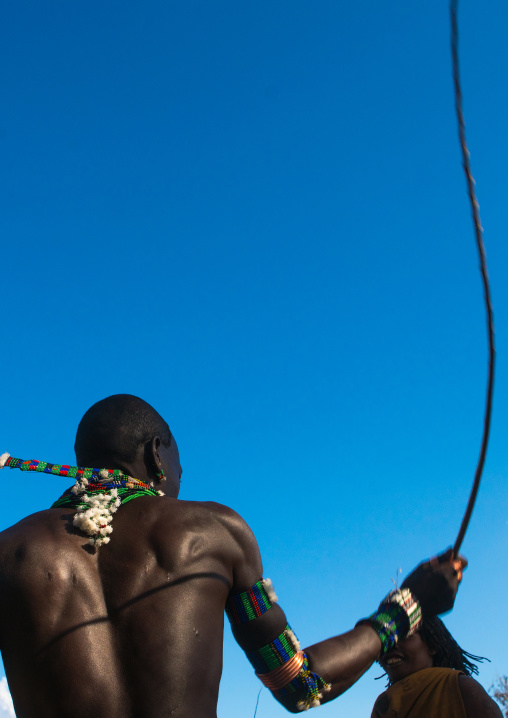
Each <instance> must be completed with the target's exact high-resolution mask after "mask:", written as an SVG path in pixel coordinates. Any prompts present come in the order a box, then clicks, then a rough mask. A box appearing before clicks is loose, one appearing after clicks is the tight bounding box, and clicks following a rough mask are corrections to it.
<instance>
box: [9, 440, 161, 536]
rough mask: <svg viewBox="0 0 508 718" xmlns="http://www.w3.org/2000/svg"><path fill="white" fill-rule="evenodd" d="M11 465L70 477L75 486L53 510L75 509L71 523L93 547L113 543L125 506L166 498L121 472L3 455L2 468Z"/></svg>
mask: <svg viewBox="0 0 508 718" xmlns="http://www.w3.org/2000/svg"><path fill="white" fill-rule="evenodd" d="M4 466H8V467H9V468H10V469H20V470H21V471H40V472H42V473H44V474H53V475H54V476H69V477H71V478H73V479H76V483H75V484H74V486H72V487H71V488H69V489H67V491H65V492H64V493H63V494H62V496H61V497H60V498H59V499H57V500H56V501H55V503H54V504H52V506H51V508H60V507H70V508H74V509H76V513H75V514H74V517H73V520H72V523H73V524H74V526H76V528H78V529H79V530H80V531H83V533H85V534H87V536H90V538H89V540H88V543H89V544H90V545H91V546H93V547H94V548H96V549H97V548H99V547H100V546H102V544H107V543H109V541H110V537H109V534H111V533H112V531H113V527H112V526H111V523H112V521H113V514H114V513H116V512H117V510H118V509H119V507H120V506H121V505H122V504H126V503H128V502H129V501H132V500H133V499H137V498H139V497H141V496H164V492H162V491H158V490H157V489H156V488H155V486H154V484H147V483H145V482H143V481H140V480H139V479H134V478H133V477H132V476H128V475H127V474H124V473H123V471H121V470H120V469H95V468H88V467H84V466H68V465H67V464H49V463H48V462H46V461H37V460H35V459H32V460H30V459H29V460H27V461H24V460H23V459H15V458H14V457H13V456H10V455H9V454H2V455H1V456H0V469H3V468H4Z"/></svg>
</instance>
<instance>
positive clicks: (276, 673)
mask: <svg viewBox="0 0 508 718" xmlns="http://www.w3.org/2000/svg"><path fill="white" fill-rule="evenodd" d="M232 533H233V534H234V537H235V539H236V545H237V549H238V554H237V559H236V560H235V562H234V566H233V587H232V590H231V592H230V595H229V598H228V602H227V605H226V612H227V615H228V618H229V620H230V622H231V626H232V630H233V635H234V637H235V639H236V640H237V642H238V643H239V645H240V646H241V648H242V649H243V650H244V651H245V653H246V656H247V658H248V659H249V661H250V662H251V664H252V666H253V668H254V670H255V672H256V675H257V676H258V678H259V679H260V680H261V681H262V683H263V684H264V685H265V686H267V687H268V688H269V689H270V690H271V691H272V693H273V695H274V697H275V698H276V699H277V700H278V701H279V702H280V703H281V704H282V705H283V706H284V707H285V708H287V710H288V711H290V712H291V713H298V712H299V711H301V710H306V709H307V708H310V707H313V706H318V705H320V704H321V703H325V702H328V701H329V700H333V699H334V698H336V697H337V696H338V695H340V694H341V693H343V692H344V691H346V690H347V689H348V688H349V687H350V686H352V685H353V683H355V682H356V681H357V680H358V679H359V678H360V676H362V675H363V674H364V673H365V671H367V670H368V669H369V668H370V666H371V665H372V663H373V662H374V661H375V660H376V659H377V658H378V657H379V656H380V655H382V654H383V653H384V652H386V651H387V650H389V649H390V648H391V647H392V646H393V645H394V644H395V643H396V642H397V640H398V639H399V638H403V637H406V636H407V635H410V634H411V633H414V632H415V631H416V630H418V627H419V625H420V621H421V614H422V609H423V611H424V612H425V614H430V613H433V612H439V613H443V612H445V611H449V610H450V609H451V608H452V607H453V603H454V600H455V595H456V593H457V588H458V585H459V572H458V570H457V563H456V562H455V564H454V563H453V562H452V560H451V554H450V553H449V552H447V553H445V554H442V555H441V556H440V557H439V558H438V559H434V560H433V561H431V562H424V563H422V564H420V566H418V568H417V569H415V571H413V572H412V573H411V574H410V575H409V576H408V577H407V579H406V580H405V582H404V583H403V586H402V588H401V589H397V590H395V591H392V592H391V593H390V594H389V595H388V596H387V597H386V598H385V599H384V601H383V602H382V603H381V605H380V606H379V608H378V610H377V611H376V612H375V613H373V614H372V615H371V616H369V617H368V618H366V619H363V620H362V621H360V622H359V623H358V624H357V625H356V627H355V628H353V629H352V630H351V631H348V632H347V633H344V634H342V635H339V636H335V637H334V638H328V639H327V640H324V641H321V642H320V643H316V644H314V645H313V646H309V647H308V648H302V647H301V646H300V644H299V642H298V639H297V638H296V635H295V633H294V631H293V629H292V628H291V626H290V625H289V623H288V620H287V618H286V615H285V613H284V611H283V610H282V608H281V607H280V606H279V605H278V604H277V603H276V601H277V597H276V595H275V592H274V589H273V586H272V583H271V581H270V580H264V579H262V563H261V557H260V554H259V549H258V546H257V543H256V540H255V538H254V535H253V534H252V532H251V531H250V529H249V527H248V526H247V525H246V524H245V523H244V522H243V521H242V520H241V519H240V518H239V517H238V518H237V520H235V521H234V526H233V531H232ZM463 565H465V562H464V563H463ZM419 595H421V596H422V601H423V604H422V603H421V602H419V601H418V598H417V597H418V596H419Z"/></svg>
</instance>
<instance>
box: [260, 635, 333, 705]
mask: <svg viewBox="0 0 508 718" xmlns="http://www.w3.org/2000/svg"><path fill="white" fill-rule="evenodd" d="M246 656H247V658H248V659H249V661H250V662H251V664H252V666H253V667H254V670H255V671H256V676H257V677H258V678H259V679H260V681H261V682H262V683H263V685H265V686H266V687H267V688H269V689H270V690H271V691H272V693H273V694H274V695H275V697H276V698H279V699H283V698H285V697H287V696H290V695H292V694H293V693H296V692H297V691H298V692H299V693H301V694H302V698H301V699H300V700H299V701H298V703H297V708H298V709H299V710H302V711H303V710H308V709H309V708H313V707H314V706H319V705H320V704H321V699H322V697H323V691H329V690H330V685H329V684H328V683H327V682H326V681H325V680H324V679H323V678H321V676H320V675H318V674H317V673H313V672H312V671H310V670H309V661H308V659H307V655H306V654H305V652H304V651H302V650H301V648H300V643H299V641H298V639H297V637H296V636H295V634H294V633H293V631H292V630H291V628H290V626H289V625H286V628H285V629H284V631H283V632H282V633H281V634H280V635H279V636H277V638H276V639H275V640H274V641H271V643H268V644H267V645H266V646H262V647H261V648H258V649H257V650H256V651H247V652H246Z"/></svg>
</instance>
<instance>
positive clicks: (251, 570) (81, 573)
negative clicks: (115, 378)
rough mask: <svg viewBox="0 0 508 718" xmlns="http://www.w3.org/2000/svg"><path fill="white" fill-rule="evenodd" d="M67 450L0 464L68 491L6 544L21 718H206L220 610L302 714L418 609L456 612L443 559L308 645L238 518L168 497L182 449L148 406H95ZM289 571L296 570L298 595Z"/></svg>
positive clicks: (3, 570)
mask: <svg viewBox="0 0 508 718" xmlns="http://www.w3.org/2000/svg"><path fill="white" fill-rule="evenodd" d="M75 451H76V459H77V464H78V466H67V465H61V464H50V463H48V462H44V461H36V460H23V459H19V458H15V457H12V456H10V455H9V454H7V453H5V454H2V455H1V456H0V467H5V469H18V470H21V471H26V472H33V473H32V481H34V482H35V477H40V478H43V474H45V475H46V476H47V478H49V479H50V478H51V477H50V476H49V475H60V476H67V477H69V479H71V480H72V482H74V483H73V485H72V486H71V487H70V488H69V489H68V490H67V491H65V492H64V494H63V495H62V496H61V497H60V498H57V500H56V501H55V502H54V503H53V505H52V506H51V507H50V508H47V509H46V510H44V511H40V512H38V513H36V514H33V515H32V516H28V517H27V518H25V519H23V520H22V521H20V522H19V523H17V524H16V525H15V526H12V527H10V528H8V529H6V530H5V531H3V532H1V533H0V649H1V651H2V656H3V660H4V666H5V672H6V675H7V680H8V683H9V687H10V690H11V694H12V697H13V701H14V707H15V709H16V714H17V716H18V718H69V716H72V718H89V717H90V716H94V717H95V718H162V717H163V716H164V717H166V716H173V718H215V717H216V714H217V697H218V691H219V682H220V678H221V672H222V643H223V632H224V612H226V614H227V617H228V618H229V620H230V622H231V626H232V630H233V634H234V636H235V638H236V640H237V642H238V643H239V645H240V647H241V648H242V649H243V650H244V651H245V653H246V656H247V658H248V660H249V661H250V663H251V664H252V666H253V668H254V670H255V673H256V675H257V676H258V678H259V679H260V680H261V681H262V683H263V684H264V685H265V686H267V687H268V688H269V689H270V690H271V692H272V694H273V695H274V697H275V698H276V700H278V701H279V702H280V703H281V704H282V705H283V706H284V707H285V708H286V709H287V710H288V711H290V712H292V713H297V712H298V711H300V710H305V709H307V708H310V707H313V706H318V705H320V703H324V702H326V701H330V700H332V699H334V698H336V697H337V696H339V695H340V694H341V693H343V692H344V691H345V690H347V689H348V688H349V687H350V686H351V685H352V684H353V683H355V682H356V681H357V680H358V679H359V678H360V676H361V675H363V673H365V671H366V670H367V669H368V668H369V667H370V666H371V665H372V663H373V662H374V661H375V660H376V658H378V657H379V655H380V654H384V653H386V652H387V651H389V649H390V648H391V647H392V646H394V645H395V644H396V643H397V641H398V640H399V639H402V638H404V637H405V636H408V635H411V634H412V633H414V632H415V631H417V630H418V628H419V626H420V623H421V615H422V611H424V612H427V613H435V614H437V613H441V612H445V611H449V610H451V608H452V607H453V604H454V601H455V596H456V593H457V589H458V586H459V582H460V579H461V573H462V568H463V567H464V566H465V561H462V560H454V559H453V557H452V556H451V555H450V553H445V554H443V555H441V556H440V557H439V558H438V559H435V560H434V561H431V562H428V561H427V562H424V563H422V564H421V565H420V566H419V567H417V568H416V569H415V571H413V573H412V574H410V575H409V576H408V577H407V578H406V580H405V582H404V583H403V586H402V588H401V589H397V590H395V591H392V592H391V593H390V594H389V595H388V596H387V597H386V598H385V599H384V600H383V601H382V603H381V605H380V606H379V608H378V609H377V611H375V612H374V613H373V614H372V615H371V616H369V617H368V618H366V619H363V620H361V621H359V623H358V624H357V626H356V627H354V628H352V630H350V631H348V632H347V633H345V634H343V635H339V636H335V637H333V638H328V639H326V640H323V641H321V642H320V643H317V644H315V645H313V646H310V647H308V648H302V647H301V646H300V644H299V642H298V639H297V637H296V635H295V632H294V631H293V630H292V628H291V627H290V625H289V623H288V620H287V618H286V615H285V613H284V611H283V610H282V608H280V606H279V605H278V603H277V596H276V595H275V591H274V589H273V586H272V583H271V581H270V580H269V579H264V578H263V566H262V562H261V556H260V553H259V549H258V546H257V542H256V539H255V537H254V535H253V533H252V531H251V530H250V528H249V527H248V526H247V524H246V523H245V521H243V519H242V518H241V517H240V516H239V515H238V514H237V513H235V512H234V511H232V510H231V509H229V508H228V507H226V506H221V505H219V504H216V503H210V502H201V501H182V500H180V499H179V498H178V494H179V490H180V478H181V474H182V468H181V465H180V457H179V453H178V447H177V445H176V442H175V439H174V437H173V435H172V434H171V432H170V430H169V427H168V425H167V423H166V422H165V421H164V420H163V419H162V417H161V416H160V415H159V414H158V413H157V412H156V411H155V409H153V407H151V406H150V405H149V404H147V403H146V402H144V401H143V400H142V399H139V398H138V397H135V396H131V395H128V394H118V395H115V396H110V397H108V398H106V399H103V400H102V401H99V402H98V403H97V404H94V406H92V407H91V408H90V409H89V410H88V411H87V412H86V413H85V415H84V416H83V418H82V420H81V422H80V424H79V426H78V430H77V434H76V442H75ZM37 472H38V473H37ZM27 477H29V474H28V473H27ZM27 480H29V478H28V479H27ZM272 511H273V513H274V516H277V515H278V512H280V514H281V515H283V514H284V507H278V506H273V507H272ZM298 530H300V531H304V530H305V525H304V523H303V524H302V526H301V527H298ZM299 574H300V570H299V566H298V560H297V559H296V560H295V586H297V585H298V581H299V580H300V577H299ZM366 575H367V574H366ZM366 580H367V579H366ZM238 713H239V715H245V708H243V707H239V710H238Z"/></svg>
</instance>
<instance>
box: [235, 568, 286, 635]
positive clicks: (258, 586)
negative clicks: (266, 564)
mask: <svg viewBox="0 0 508 718" xmlns="http://www.w3.org/2000/svg"><path fill="white" fill-rule="evenodd" d="M276 601H277V596H276V595H275V591H274V589H273V584H272V582H271V581H270V579H269V578H263V579H261V581H258V582H257V583H255V584H254V586H252V588H249V590H248V591H242V593H234V594H233V595H231V596H229V598H228V600H227V603H226V614H227V617H228V618H229V620H230V622H231V623H234V624H236V625H239V624H241V623H247V622H248V621H253V620H254V619H255V618H259V616H262V615H263V613H266V611H269V610H270V608H271V607H272V605H273V604H274V603H275V602H276Z"/></svg>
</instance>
